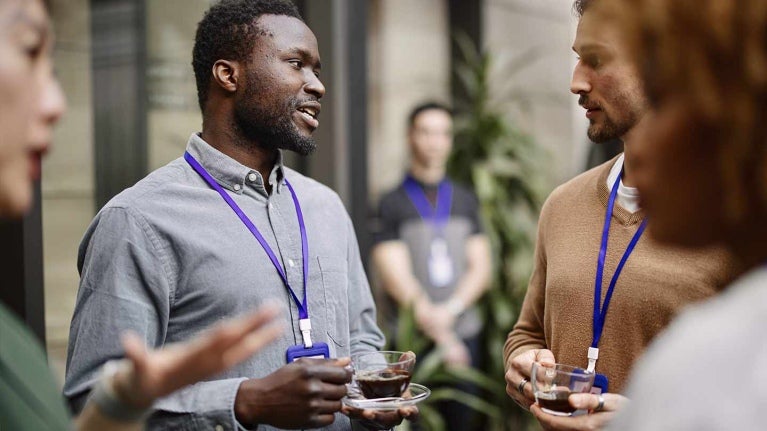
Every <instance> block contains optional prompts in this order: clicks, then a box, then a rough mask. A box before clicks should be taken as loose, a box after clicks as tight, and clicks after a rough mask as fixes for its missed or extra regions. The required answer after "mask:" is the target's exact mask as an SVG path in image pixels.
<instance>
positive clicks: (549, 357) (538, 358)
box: [530, 349, 557, 367]
mask: <svg viewBox="0 0 767 431" xmlns="http://www.w3.org/2000/svg"><path fill="white" fill-rule="evenodd" d="M535 362H540V363H541V364H547V365H554V364H556V363H557V361H556V360H554V352H552V351H551V350H549V349H540V350H536V351H535ZM530 366H531V367H532V364H530Z"/></svg>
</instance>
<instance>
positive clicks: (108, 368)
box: [90, 360, 152, 422]
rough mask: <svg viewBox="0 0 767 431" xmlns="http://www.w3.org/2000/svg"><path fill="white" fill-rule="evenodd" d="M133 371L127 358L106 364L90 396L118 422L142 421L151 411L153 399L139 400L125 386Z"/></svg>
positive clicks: (105, 413)
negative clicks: (148, 400)
mask: <svg viewBox="0 0 767 431" xmlns="http://www.w3.org/2000/svg"><path fill="white" fill-rule="evenodd" d="M132 373H133V368H132V365H131V363H130V362H128V361H126V360H121V361H109V362H107V363H106V364H104V368H103V370H102V372H101V377H100V378H99V380H98V381H97V382H96V385H95V386H94V388H93V392H92V394H91V398H90V401H91V402H93V403H94V404H95V405H96V406H97V407H98V409H99V411H100V412H101V413H102V414H103V415H104V416H107V417H109V418H110V419H112V420H115V421H118V422H140V421H143V420H144V419H145V418H146V416H148V415H149V413H150V412H151V409H150V407H151V405H152V402H151V401H150V402H146V401H143V402H138V401H137V400H136V397H135V396H134V397H130V396H129V395H131V394H130V391H127V390H126V388H125V386H124V382H125V381H126V379H128V378H131V376H132ZM126 392H127V393H126Z"/></svg>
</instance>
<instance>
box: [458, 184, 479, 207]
mask: <svg viewBox="0 0 767 431" xmlns="http://www.w3.org/2000/svg"><path fill="white" fill-rule="evenodd" d="M452 184H453V196H454V200H456V201H462V202H468V203H471V204H474V205H477V204H478V200H477V195H476V194H475V193H474V191H473V190H472V189H470V188H469V187H467V186H466V185H464V184H462V183H457V182H455V181H453V182H452Z"/></svg>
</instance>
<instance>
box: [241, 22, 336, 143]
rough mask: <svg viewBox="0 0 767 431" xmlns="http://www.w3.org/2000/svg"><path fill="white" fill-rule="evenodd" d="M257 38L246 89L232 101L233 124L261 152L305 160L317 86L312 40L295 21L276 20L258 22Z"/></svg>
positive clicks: (316, 108)
mask: <svg viewBox="0 0 767 431" xmlns="http://www.w3.org/2000/svg"><path fill="white" fill-rule="evenodd" d="M258 25H259V26H260V27H261V29H262V30H263V32H262V33H263V34H262V35H260V36H259V37H258V41H257V42H256V46H255V49H254V52H253V58H252V61H251V62H250V63H249V64H248V69H247V71H246V74H247V83H246V86H245V88H244V90H243V91H242V92H241V93H240V94H238V95H237V97H236V100H235V121H236V122H237V125H238V126H239V128H240V129H241V130H242V131H243V132H244V133H245V135H246V137H247V138H248V139H249V140H251V141H254V142H258V143H259V145H260V146H262V147H264V148H281V149H286V150H291V151H295V152H297V153H299V154H302V155H306V154H309V153H311V152H312V151H314V149H315V147H316V144H315V143H314V139H313V138H312V133H313V132H314V130H315V129H316V128H317V127H318V126H319V120H318V117H319V114H320V108H321V106H320V102H319V101H320V99H321V98H322V96H324V95H325V87H324V86H323V85H322V82H320V79H319V75H320V54H319V49H318V47H317V39H316V38H315V37H314V33H312V31H311V30H309V27H307V26H306V24H304V23H303V22H301V20H299V19H296V18H293V17H288V16H279V15H264V16H262V17H260V18H259V19H258Z"/></svg>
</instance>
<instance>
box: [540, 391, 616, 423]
mask: <svg viewBox="0 0 767 431" xmlns="http://www.w3.org/2000/svg"><path fill="white" fill-rule="evenodd" d="M591 397H593V401H594V403H593V406H594V407H596V406H597V404H598V402H599V401H598V398H599V397H598V396H597V395H592V394H577V395H571V396H570V404H573V406H575V404H574V403H575V402H578V403H580V402H581V401H583V402H584V403H590V402H591V401H592V398H591ZM603 397H604V399H605V407H604V410H603V411H600V412H595V413H589V414H587V415H580V416H555V415H550V414H548V413H546V412H544V411H543V410H541V408H540V406H538V404H533V405H532V406H530V412H531V413H532V414H533V416H535V418H536V419H538V422H539V423H540V424H541V426H542V427H543V429H544V430H547V431H583V430H601V429H604V428H605V427H606V426H607V424H608V423H609V422H610V420H612V418H613V417H614V415H615V411H616V410H620V408H621V406H622V405H623V404H624V403H625V402H626V401H627V400H628V399H627V398H626V397H623V396H622V395H617V394H603ZM608 400H609V406H608ZM608 408H609V409H610V410H608Z"/></svg>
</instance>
